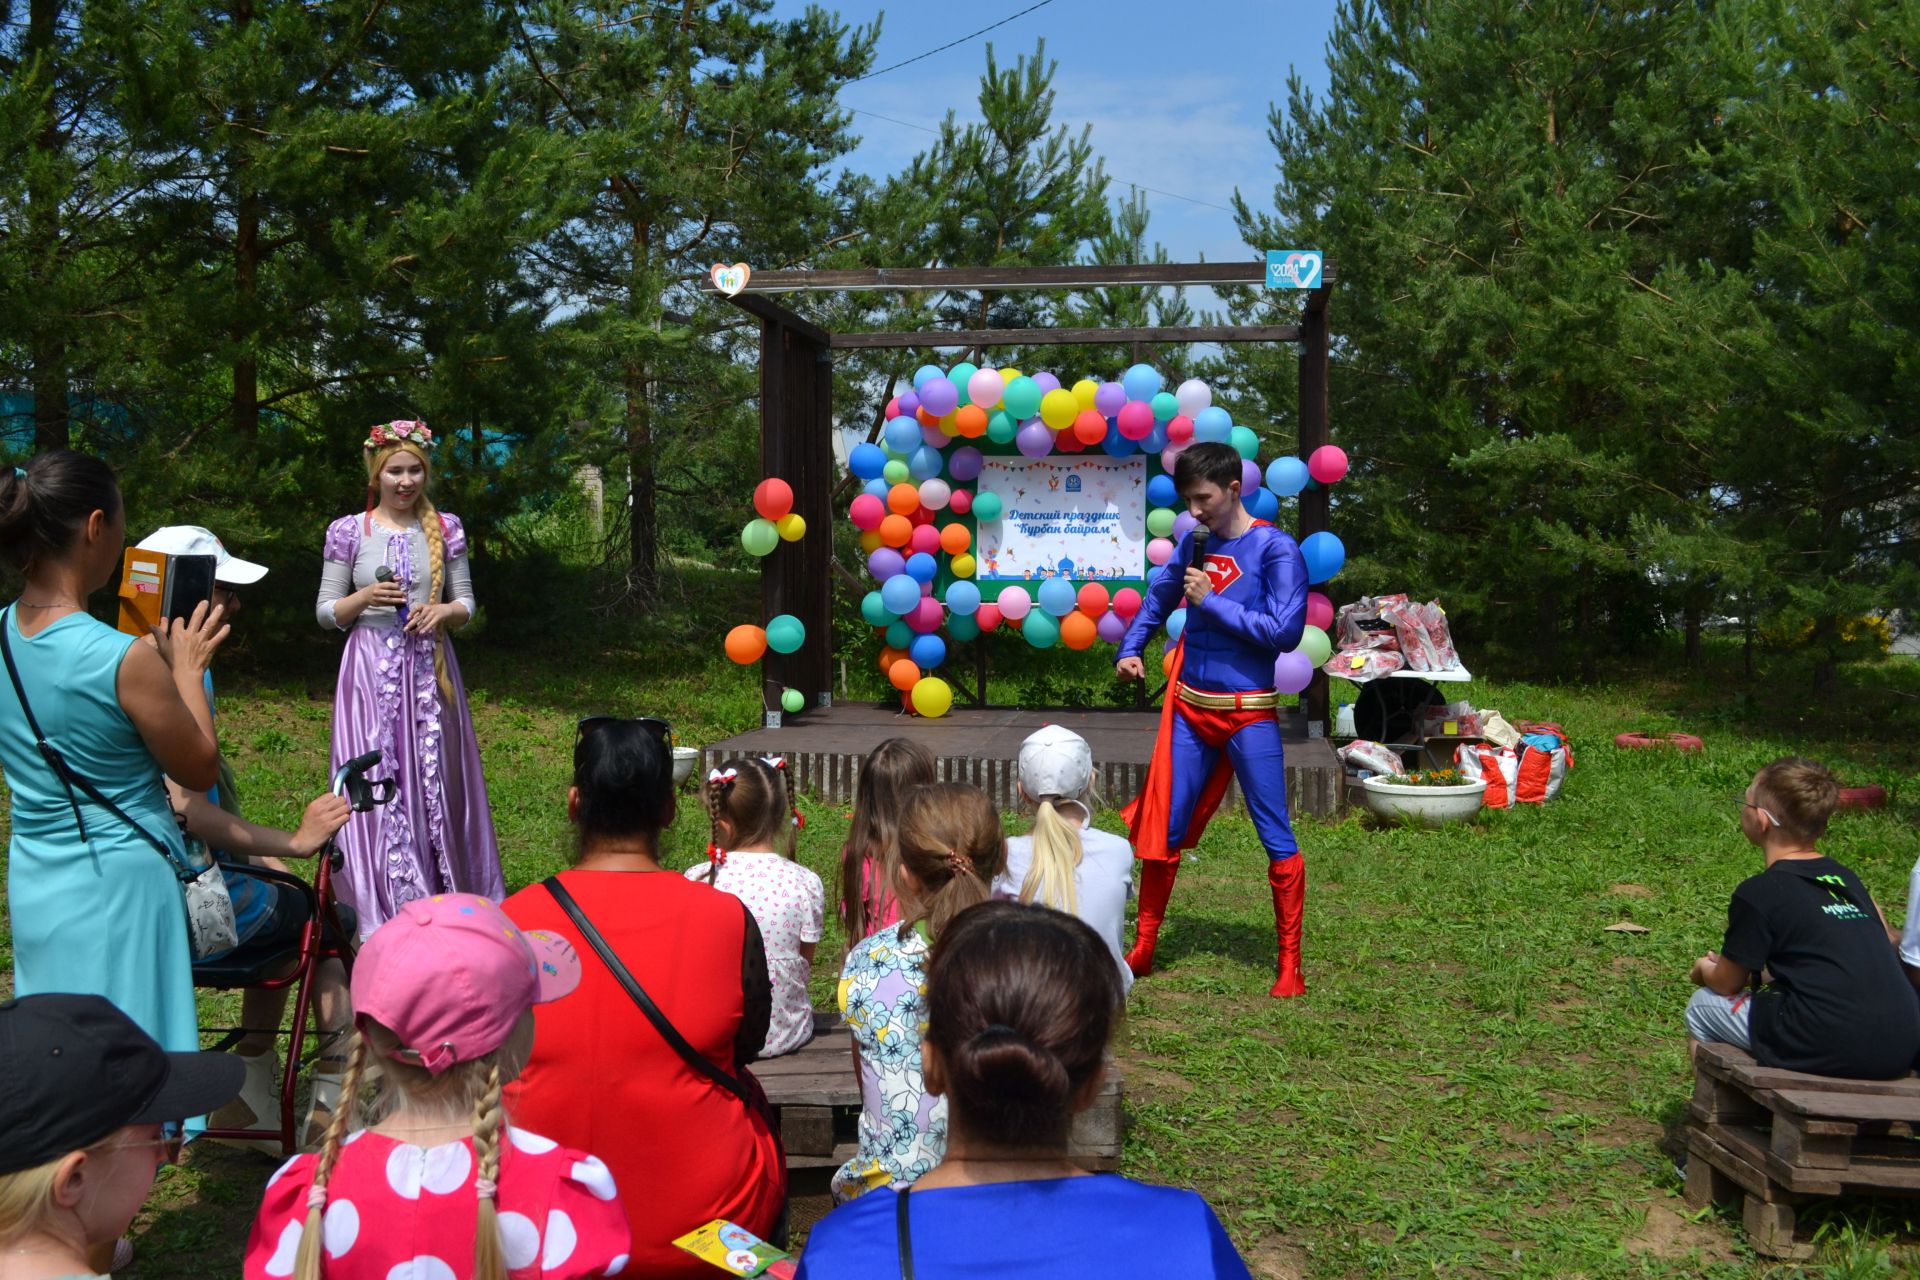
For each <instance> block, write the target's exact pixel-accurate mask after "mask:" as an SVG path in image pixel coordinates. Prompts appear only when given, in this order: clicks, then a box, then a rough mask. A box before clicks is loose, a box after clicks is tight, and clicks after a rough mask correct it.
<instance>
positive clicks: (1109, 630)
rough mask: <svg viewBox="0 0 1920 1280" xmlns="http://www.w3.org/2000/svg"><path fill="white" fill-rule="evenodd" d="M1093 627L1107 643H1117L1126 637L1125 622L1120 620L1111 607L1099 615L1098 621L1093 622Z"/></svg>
mask: <svg viewBox="0 0 1920 1280" xmlns="http://www.w3.org/2000/svg"><path fill="white" fill-rule="evenodd" d="M1093 629H1094V630H1095V631H1097V632H1098V633H1099V634H1100V638H1101V639H1102V640H1105V641H1106V642H1107V643H1108V644H1119V643H1120V642H1121V641H1122V640H1124V639H1126V638H1127V624H1126V623H1124V622H1122V621H1120V615H1119V614H1117V613H1115V612H1113V611H1112V610H1111V609H1109V610H1108V611H1107V612H1105V613H1103V614H1101V615H1100V621H1098V622H1096V623H1094V624H1093Z"/></svg>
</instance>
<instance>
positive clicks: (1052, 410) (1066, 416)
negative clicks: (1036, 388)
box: [1040, 387, 1080, 431]
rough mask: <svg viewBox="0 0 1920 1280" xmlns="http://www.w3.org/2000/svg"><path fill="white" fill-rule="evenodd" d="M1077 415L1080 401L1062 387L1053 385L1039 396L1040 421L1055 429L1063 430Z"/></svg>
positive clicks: (1078, 414) (1070, 424)
mask: <svg viewBox="0 0 1920 1280" xmlns="http://www.w3.org/2000/svg"><path fill="white" fill-rule="evenodd" d="M1079 416H1080V402H1079V401H1078V400H1076V399H1074V398H1073V392H1071V391H1068V390H1067V389H1066V388H1064V387H1055V388H1054V389H1053V390H1052V391H1049V392H1047V394H1045V395H1044V396H1041V397H1040V421H1042V422H1044V423H1046V424H1047V425H1048V426H1049V427H1051V428H1052V429H1053V430H1055V431H1065V430H1066V429H1067V428H1068V427H1070V426H1072V425H1073V420H1074V419H1075V418H1077V417H1079Z"/></svg>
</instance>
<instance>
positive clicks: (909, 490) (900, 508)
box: [887, 480, 920, 516]
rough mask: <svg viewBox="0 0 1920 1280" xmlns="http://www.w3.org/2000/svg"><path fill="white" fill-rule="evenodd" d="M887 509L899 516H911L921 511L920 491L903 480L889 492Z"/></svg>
mask: <svg viewBox="0 0 1920 1280" xmlns="http://www.w3.org/2000/svg"><path fill="white" fill-rule="evenodd" d="M887 509H888V510H889V511H891V512H893V514H895V515H897V516H910V515H912V514H913V513H914V512H916V511H918V510H919V509H920V490H918V489H916V488H914V487H913V486H912V485H910V484H908V483H907V482H906V481H904V480H902V481H901V482H900V483H899V484H897V485H895V486H893V488H891V489H889V490H887Z"/></svg>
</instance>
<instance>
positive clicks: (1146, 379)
mask: <svg viewBox="0 0 1920 1280" xmlns="http://www.w3.org/2000/svg"><path fill="white" fill-rule="evenodd" d="M1120 385H1121V386H1122V387H1125V388H1126V391H1127V399H1129V400H1151V399H1153V398H1154V396H1156V395H1158V394H1159V393H1160V388H1161V386H1162V385H1164V380H1163V379H1162V378H1161V377H1160V371H1159V370H1158V369H1156V368H1154V367H1153V366H1152V365H1150V364H1137V365H1135V366H1133V368H1131V369H1129V370H1127V371H1126V372H1125V373H1123V374H1121V375H1120Z"/></svg>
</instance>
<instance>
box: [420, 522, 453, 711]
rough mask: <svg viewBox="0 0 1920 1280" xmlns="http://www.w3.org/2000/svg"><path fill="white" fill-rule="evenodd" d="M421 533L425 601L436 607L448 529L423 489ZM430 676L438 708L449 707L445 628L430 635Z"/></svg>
mask: <svg viewBox="0 0 1920 1280" xmlns="http://www.w3.org/2000/svg"><path fill="white" fill-rule="evenodd" d="M420 531H421V532H422V533H424V534H426V535H427V575H428V585H427V601H428V602H429V603H430V604H439V603H440V593H441V591H442V590H443V589H444V588H445V587H446V583H447V530H446V527H445V526H444V525H442V524H441V523H440V512H439V511H438V510H437V509H435V507H434V505H433V502H432V500H431V499H429V498H428V497H427V494H426V490H424V489H422V490H421V491H420ZM433 675H434V679H435V680H437V681H438V682H439V684H440V705H441V706H442V707H447V708H450V707H452V706H453V681H452V680H451V679H450V678H448V676H447V648H446V629H445V628H444V627H443V628H441V629H440V630H439V631H436V632H435V633H434V636H433Z"/></svg>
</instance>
